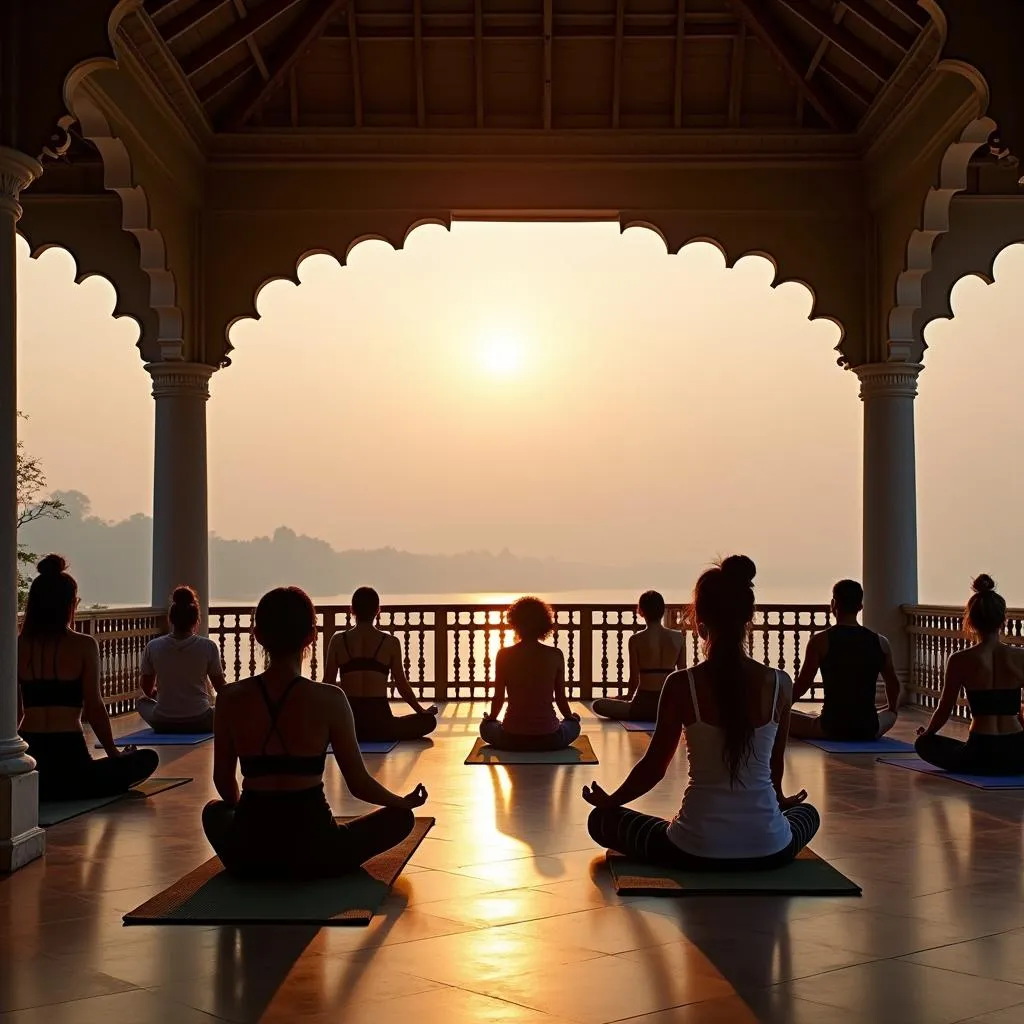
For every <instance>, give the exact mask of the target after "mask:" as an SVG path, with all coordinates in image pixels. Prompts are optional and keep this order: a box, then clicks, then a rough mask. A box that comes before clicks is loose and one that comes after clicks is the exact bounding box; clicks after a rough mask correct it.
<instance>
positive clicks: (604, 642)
mask: <svg viewBox="0 0 1024 1024" xmlns="http://www.w3.org/2000/svg"><path fill="white" fill-rule="evenodd" d="M601 683H602V685H603V688H604V689H603V692H604V696H606V697H607V696H608V611H607V610H606V609H604V608H602V609H601Z"/></svg>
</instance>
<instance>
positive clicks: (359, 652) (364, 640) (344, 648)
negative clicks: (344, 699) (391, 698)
mask: <svg viewBox="0 0 1024 1024" xmlns="http://www.w3.org/2000/svg"><path fill="white" fill-rule="evenodd" d="M401 652H402V649H401V644H400V643H399V641H398V639H397V637H394V636H392V635H391V634H390V633H385V632H383V630H379V629H377V628H376V627H375V626H373V625H371V624H369V623H361V624H359V625H356V626H354V627H353V628H352V629H349V630H346V631H345V632H343V633H335V634H334V636H333V637H332V638H331V643H330V647H329V651H328V656H327V662H328V665H329V666H330V667H331V669H333V667H334V666H337V670H338V673H339V677H340V678H339V679H338V684H337V685H339V686H340V687H341V688H342V689H343V690H344V691H345V693H346V694H347V695H348V696H349V697H355V698H359V697H387V695H388V677H389V676H393V677H396V678H397V676H398V675H399V671H401V670H402V668H403V667H402V664H401V661H402V653H401ZM334 681H335V680H333V679H328V680H327V682H329V683H333V682H334Z"/></svg>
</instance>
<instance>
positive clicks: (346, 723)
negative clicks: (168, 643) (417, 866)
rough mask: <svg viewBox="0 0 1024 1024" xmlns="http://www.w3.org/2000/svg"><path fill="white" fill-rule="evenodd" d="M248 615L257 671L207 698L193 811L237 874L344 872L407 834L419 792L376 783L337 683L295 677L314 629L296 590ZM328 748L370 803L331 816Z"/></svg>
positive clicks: (308, 604) (311, 613)
mask: <svg viewBox="0 0 1024 1024" xmlns="http://www.w3.org/2000/svg"><path fill="white" fill-rule="evenodd" d="M253 624H254V631H255V634H256V640H257V642H258V643H259V644H260V645H261V646H262V647H263V649H264V650H265V651H266V653H267V658H268V663H267V668H266V670H265V671H264V672H262V673H261V674H260V675H258V676H254V677H253V678H251V679H243V680H242V681H241V682H238V683H233V684H231V685H230V686H226V687H225V688H224V690H223V692H222V693H221V695H220V698H219V699H218V701H217V711H216V715H215V721H214V736H213V782H214V785H215V786H216V787H217V792H218V793H219V794H220V799H219V800H213V801H211V802H210V803H209V804H207V805H206V807H205V809H204V810H203V830H204V831H205V832H206V838H207V839H208V840H209V842H210V845H211V846H212V847H213V849H214V850H215V851H216V853H217V856H218V857H220V859H221V861H222V862H223V864H224V867H225V868H226V869H227V870H228V871H229V872H231V873H233V874H237V875H242V876H247V877H266V878H289V879H291V878H299V879H309V878H321V877H326V876H333V875H340V874H344V873H346V872H349V871H354V870H356V869H357V868H358V867H359V865H360V864H362V863H363V862H364V861H367V860H369V859H370V858H371V857H375V856H376V855H377V854H379V853H383V852H384V851H385V850H389V849H391V847H393V846H396V845H397V844H398V843H400V842H401V841H402V840H403V839H405V838H406V837H407V836H408V835H409V833H410V832H411V831H412V828H413V824H414V820H415V819H414V817H413V809H414V808H416V807H420V806H421V805H422V804H423V803H424V802H425V801H426V799H427V791H426V789H424V787H423V786H422V785H418V786H416V787H415V788H414V789H413V790H412V792H410V793H409V794H408V795H407V796H398V795H397V794H395V793H392V792H391V790H389V789H387V788H386V787H384V786H382V785H381V784H380V783H379V782H377V780H376V779H374V778H373V776H372V775H370V773H369V772H368V771H367V770H366V765H365V764H363V758H362V755H361V754H360V753H359V741H358V740H357V739H356V731H355V723H354V721H353V718H352V709H351V708H350V707H349V703H348V698H347V697H346V696H345V694H344V692H343V691H342V690H340V689H338V687H337V686H324V685H322V684H320V683H314V682H313V681H312V680H310V679H307V678H306V677H305V676H303V675H302V662H303V658H304V656H305V653H306V651H307V650H308V648H309V647H310V645H311V644H312V643H313V641H314V639H315V637H316V611H315V609H314V608H313V602H312V601H310V599H309V598H308V597H307V596H306V594H305V593H304V592H303V591H301V590H299V588H298V587H281V588H278V589H277V590H272V591H270V593H268V594H264V596H263V597H262V598H261V599H260V603H259V605H257V607H256V614H255V616H254V623H253ZM328 745H330V746H331V747H332V748H333V751H334V759H335V760H336V761H337V762H338V767H339V768H340V769H341V774H342V777H343V778H344V779H345V783H346V784H347V786H348V788H349V791H350V792H351V793H352V795H353V796H354V797H355V798H356V799H357V800H363V801H365V802H366V803H369V804H377V805H378V809H377V810H376V811H371V812H370V813H369V814H364V815H363V816H362V817H359V818H355V819H354V820H352V821H348V822H344V823H338V822H337V821H335V819H334V815H333V813H332V812H331V808H330V805H329V804H328V803H327V798H326V797H325V795H324V778H323V776H324V768H325V767H326V761H327V747H328ZM239 766H241V769H242V789H241V791H239V788H238V779H237V777H236V769H237V768H238V767H239Z"/></svg>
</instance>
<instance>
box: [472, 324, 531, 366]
mask: <svg viewBox="0 0 1024 1024" xmlns="http://www.w3.org/2000/svg"><path fill="white" fill-rule="evenodd" d="M479 359H480V365H481V367H482V369H483V370H484V371H485V372H487V373H488V374H490V375H491V376H492V377H502V378H508V377H514V376H516V375H517V374H518V373H519V371H520V370H521V369H522V366H523V342H522V339H521V338H520V337H519V336H518V335H517V334H515V333H514V332H513V331H509V330H503V331H492V332H491V333H490V334H488V335H486V336H485V337H484V338H483V339H482V341H481V343H480V350H479Z"/></svg>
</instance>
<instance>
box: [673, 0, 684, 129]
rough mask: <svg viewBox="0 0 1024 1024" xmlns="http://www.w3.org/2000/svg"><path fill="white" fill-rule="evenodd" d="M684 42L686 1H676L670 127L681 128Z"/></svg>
mask: <svg viewBox="0 0 1024 1024" xmlns="http://www.w3.org/2000/svg"><path fill="white" fill-rule="evenodd" d="M685 42H686V0H676V56H675V61H674V62H673V65H672V125H673V127H675V128H681V127H682V126H683V70H684V68H683V44H684V43H685Z"/></svg>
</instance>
